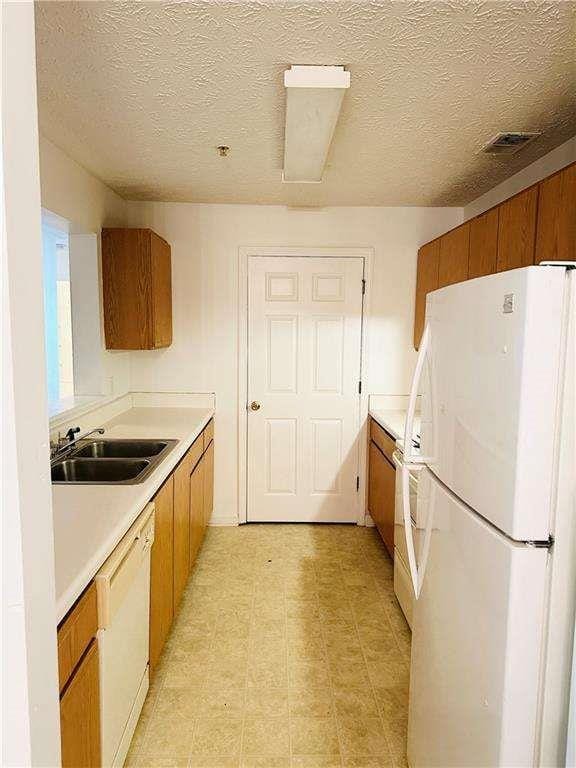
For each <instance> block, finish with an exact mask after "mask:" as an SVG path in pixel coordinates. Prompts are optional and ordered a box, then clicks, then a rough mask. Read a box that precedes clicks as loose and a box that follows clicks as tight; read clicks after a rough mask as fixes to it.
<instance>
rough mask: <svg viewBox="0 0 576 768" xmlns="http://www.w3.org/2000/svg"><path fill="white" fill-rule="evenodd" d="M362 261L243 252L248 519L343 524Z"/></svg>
mask: <svg viewBox="0 0 576 768" xmlns="http://www.w3.org/2000/svg"><path fill="white" fill-rule="evenodd" d="M362 278H363V260H362V259H359V258H358V259H356V258H283V257H278V258H273V257H266V258H261V257H252V258H251V259H250V263H249V309H248V360H249V363H248V369H249V371H248V400H249V403H250V404H251V403H254V405H253V408H254V409H252V407H249V409H248V520H249V521H286V522H290V521H294V522H315V521H323V522H352V521H356V519H357V517H358V509H357V502H356V497H357V493H356V476H357V471H358V445H357V439H358V429H359V400H358V397H359V395H358V387H359V380H360V337H361V327H362Z"/></svg>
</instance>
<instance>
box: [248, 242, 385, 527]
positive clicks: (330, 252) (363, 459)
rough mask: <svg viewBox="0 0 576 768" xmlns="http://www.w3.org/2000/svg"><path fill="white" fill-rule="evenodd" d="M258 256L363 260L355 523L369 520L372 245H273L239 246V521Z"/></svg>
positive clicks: (363, 522) (362, 523)
mask: <svg viewBox="0 0 576 768" xmlns="http://www.w3.org/2000/svg"><path fill="white" fill-rule="evenodd" d="M252 256H256V257H258V256H259V257H270V256H272V257H274V256H276V257H292V258H296V257H300V258H340V259H345V258H356V259H363V261H364V280H365V291H364V297H363V302H362V318H361V325H362V330H361V337H360V373H361V381H362V392H361V393H360V394H359V395H358V409H359V424H360V430H359V433H358V440H359V443H358V470H357V471H358V477H359V478H360V483H359V488H358V494H357V502H356V524H357V525H365V523H366V514H367V510H366V493H367V482H366V468H367V447H368V444H367V432H366V430H367V424H368V394H369V389H370V387H369V386H368V381H369V375H370V372H369V368H368V332H369V326H370V322H369V321H370V316H371V314H370V308H371V288H372V269H373V262H374V249H373V248H354V247H350V248H348V247H341V246H337V247H334V248H330V247H313V248H309V247H305V248H294V247H286V246H279V247H271V246H264V247H258V246H241V247H240V248H239V249H238V399H237V413H238V430H237V434H238V446H237V449H238V523H239V524H242V523H246V522H247V517H248V410H247V405H248V263H249V260H250V258H251V257H252Z"/></svg>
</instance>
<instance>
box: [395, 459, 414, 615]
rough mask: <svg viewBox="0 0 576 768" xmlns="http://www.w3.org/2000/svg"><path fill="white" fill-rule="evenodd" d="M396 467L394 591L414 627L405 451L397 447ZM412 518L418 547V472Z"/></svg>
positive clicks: (412, 504) (411, 499)
mask: <svg viewBox="0 0 576 768" xmlns="http://www.w3.org/2000/svg"><path fill="white" fill-rule="evenodd" d="M392 458H393V459H394V466H395V467H396V500H395V504H394V592H395V594H396V597H397V598H398V602H399V603H400V607H401V608H402V612H403V613H404V616H405V617H406V621H407V622H408V624H409V625H410V628H412V611H413V607H414V590H413V589H412V582H411V579H410V568H409V567H408V550H407V547H406V535H405V532H404V514H403V507H402V493H403V487H402V484H403V480H402V476H403V473H402V472H401V471H400V470H401V467H402V461H403V453H402V451H401V450H400V449H399V448H397V449H396V450H395V451H394V455H393V457H392ZM408 477H409V482H410V519H411V523H412V531H413V535H414V542H415V546H416V548H417V549H418V544H419V534H420V530H419V527H418V525H417V522H418V518H417V511H416V501H417V494H418V474H417V472H410V473H409V475H408Z"/></svg>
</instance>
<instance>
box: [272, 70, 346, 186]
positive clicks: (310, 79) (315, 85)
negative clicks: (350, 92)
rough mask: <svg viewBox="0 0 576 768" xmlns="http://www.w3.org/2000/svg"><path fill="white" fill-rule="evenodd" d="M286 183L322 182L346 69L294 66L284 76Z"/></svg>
mask: <svg viewBox="0 0 576 768" xmlns="http://www.w3.org/2000/svg"><path fill="white" fill-rule="evenodd" d="M284 86H285V87H286V131H285V135H284V173H283V175H282V180H283V181H285V182H300V183H302V182H308V183H310V182H312V183H318V182H320V181H322V174H323V172H324V165H325V163H326V157H327V155H328V150H329V149H330V142H331V141H332V136H333V135H334V129H335V128H336V122H337V120H338V115H339V114H340V107H341V106H342V99H343V98H344V91H345V90H346V89H347V88H349V87H350V72H346V71H345V70H344V67H308V66H292V67H291V68H290V69H288V70H286V72H284Z"/></svg>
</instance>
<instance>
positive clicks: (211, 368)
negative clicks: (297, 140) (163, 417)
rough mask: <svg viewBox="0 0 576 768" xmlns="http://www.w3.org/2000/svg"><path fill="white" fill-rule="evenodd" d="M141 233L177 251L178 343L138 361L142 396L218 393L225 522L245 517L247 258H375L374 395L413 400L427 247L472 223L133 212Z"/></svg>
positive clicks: (153, 206)
mask: <svg viewBox="0 0 576 768" xmlns="http://www.w3.org/2000/svg"><path fill="white" fill-rule="evenodd" d="M129 216H130V224H131V225H132V226H150V227H152V228H153V229H154V230H155V231H157V232H158V233H159V234H161V235H162V236H163V237H165V238H166V239H167V240H168V242H169V243H170V244H171V246H172V279H173V302H174V310H173V312H174V341H173V344H172V346H171V347H170V348H169V349H166V350H160V351H154V352H137V353H133V354H132V356H131V372H132V373H131V383H132V389H135V390H165V391H178V390H192V391H197V392H206V391H214V392H215V393H216V408H217V418H218V422H217V427H218V433H219V435H220V439H219V440H217V441H216V474H217V478H216V497H215V502H214V508H215V518H216V519H222V520H224V519H229V518H230V516H231V515H232V516H233V515H235V514H236V509H237V501H238V499H237V486H236V476H237V449H236V435H237V409H238V392H237V376H238V370H237V365H238V363H237V360H238V341H237V335H238V249H239V247H240V246H293V247H299V246H302V247H326V246H334V247H338V248H342V247H345V246H349V247H371V248H373V249H374V274H373V283H372V286H371V288H372V306H371V318H370V328H369V343H370V346H369V359H370V361H371V366H370V372H369V378H368V379H367V380H365V385H366V387H367V391H370V392H379V393H385V394H407V392H408V388H409V383H410V378H411V374H412V368H413V365H414V362H415V353H414V351H413V349H412V320H413V310H414V289H415V279H416V253H417V249H418V246H419V245H420V244H422V243H424V242H426V241H428V240H430V239H432V238H433V237H435V236H436V235H438V234H440V233H442V232H444V231H446V230H447V229H450V228H451V227H453V226H455V225H457V224H459V223H460V222H461V221H462V209H460V208H444V209H434V208H360V207H358V208H326V209H320V210H302V209H300V210H298V209H288V208H285V207H282V206H244V205H193V204H183V203H131V204H130V207H129Z"/></svg>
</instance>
